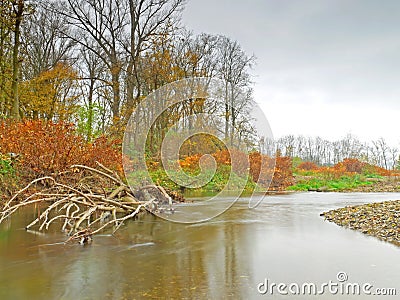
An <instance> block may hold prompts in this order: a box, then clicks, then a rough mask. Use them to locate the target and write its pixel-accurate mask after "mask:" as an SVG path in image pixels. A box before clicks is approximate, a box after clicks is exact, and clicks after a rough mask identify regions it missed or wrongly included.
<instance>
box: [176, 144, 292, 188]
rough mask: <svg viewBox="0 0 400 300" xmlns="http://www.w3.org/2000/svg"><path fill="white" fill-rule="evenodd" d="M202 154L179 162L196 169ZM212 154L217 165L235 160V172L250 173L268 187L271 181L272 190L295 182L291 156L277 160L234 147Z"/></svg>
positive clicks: (255, 180)
mask: <svg viewBox="0 0 400 300" xmlns="http://www.w3.org/2000/svg"><path fill="white" fill-rule="evenodd" d="M201 156H202V155H201V154H196V155H192V156H188V157H186V158H185V159H182V160H180V162H179V163H180V165H181V167H182V168H185V169H189V170H195V169H197V168H198V167H199V161H200V158H201ZM212 156H213V157H214V159H215V161H216V163H217V165H228V166H231V165H232V161H233V162H234V164H233V167H232V171H233V172H235V173H236V174H238V175H242V176H246V175H247V174H248V175H249V176H250V177H251V179H252V180H253V181H254V182H258V183H259V184H260V185H261V186H264V187H267V186H268V184H269V183H270V182H271V184H270V186H269V189H270V190H283V189H285V188H286V187H288V186H290V185H291V184H292V183H293V173H292V160H291V158H289V157H277V158H276V161H275V160H274V159H273V158H271V157H269V156H266V155H262V154H260V153H259V152H252V153H250V154H246V153H244V152H242V151H239V150H232V149H231V150H230V151H229V150H220V151H217V152H215V153H214V154H212ZM274 166H275V169H274ZM272 176H273V177H272ZM271 177H272V181H271Z"/></svg>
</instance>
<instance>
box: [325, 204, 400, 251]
mask: <svg viewBox="0 0 400 300" xmlns="http://www.w3.org/2000/svg"><path fill="white" fill-rule="evenodd" d="M321 216H323V217H325V220H328V221H330V222H334V223H335V224H337V225H340V226H343V227H346V228H350V229H354V230H358V231H361V232H363V233H365V234H368V235H371V236H374V237H377V238H379V239H381V240H383V241H386V242H389V243H393V244H395V245H397V246H399V247H400V200H396V201H385V202H380V203H370V204H364V205H357V206H346V207H344V208H339V209H335V210H330V211H328V212H324V213H322V214H321Z"/></svg>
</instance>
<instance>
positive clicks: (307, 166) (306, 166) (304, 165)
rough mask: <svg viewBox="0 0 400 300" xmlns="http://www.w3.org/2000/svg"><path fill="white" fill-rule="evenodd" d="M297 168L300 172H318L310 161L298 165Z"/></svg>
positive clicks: (315, 165)
mask: <svg viewBox="0 0 400 300" xmlns="http://www.w3.org/2000/svg"><path fill="white" fill-rule="evenodd" d="M297 168H298V169H300V170H305V171H312V170H318V166H317V164H316V163H313V162H311V161H305V162H302V163H301V164H299V165H298V167H297Z"/></svg>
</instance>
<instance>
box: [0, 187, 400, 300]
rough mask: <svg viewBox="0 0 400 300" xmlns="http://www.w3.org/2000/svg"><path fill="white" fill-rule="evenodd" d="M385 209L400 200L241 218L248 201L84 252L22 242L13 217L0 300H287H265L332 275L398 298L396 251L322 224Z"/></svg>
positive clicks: (314, 196)
mask: <svg viewBox="0 0 400 300" xmlns="http://www.w3.org/2000/svg"><path fill="white" fill-rule="evenodd" d="M391 199H400V194H398V193H376V194H362V193H349V194H346V193H296V194H288V195H275V196H268V197H267V198H266V199H265V200H264V201H263V203H262V204H261V205H260V206H259V207H258V208H257V209H248V207H247V205H248V199H246V198H241V199H240V200H239V201H238V202H237V203H236V204H235V205H234V206H233V207H232V208H230V209H229V210H228V211H227V212H226V213H224V214H223V215H221V216H219V217H217V218H215V219H212V220H211V221H208V222H205V223H199V224H192V225H187V224H176V223H172V222H168V221H165V220H162V219H159V218H156V217H154V216H150V215H146V216H144V217H142V218H141V219H139V220H137V221H135V222H129V223H128V224H127V226H125V227H124V228H121V229H120V230H119V231H118V232H117V234H116V236H110V235H106V234H105V235H100V236H95V238H94V241H93V243H92V244H91V245H89V246H80V245H75V244H73V245H64V244H62V243H61V244H57V242H60V241H64V240H65V239H66V237H65V236H63V235H62V234H61V233H58V232H54V231H52V232H50V233H49V234H47V235H36V234H34V233H31V232H26V231H25V230H24V229H23V228H24V226H25V225H26V224H28V223H29V222H30V218H32V215H31V212H30V210H28V211H25V212H20V213H19V214H17V215H14V216H13V218H12V219H11V220H10V221H9V222H7V223H5V224H2V225H0V299H281V298H282V299H283V298H286V299H287V298H288V297H289V296H287V295H286V296H282V295H280V294H279V293H278V292H277V291H276V290H275V291H273V294H272V295H271V294H270V291H271V286H270V285H271V283H276V284H278V283H285V284H286V285H287V286H289V285H290V284H292V283H297V284H298V285H299V286H301V284H302V283H305V282H308V283H311V282H312V283H315V284H316V286H317V287H318V286H320V285H321V284H323V283H325V282H329V281H330V280H331V281H336V282H338V280H337V278H336V277H337V274H338V272H346V274H347V276H348V279H347V281H346V282H351V283H359V284H360V285H361V284H364V283H370V284H371V285H373V287H374V288H372V290H370V291H374V289H375V288H396V289H397V297H398V295H399V294H400V248H398V247H396V246H393V245H391V244H388V243H385V242H382V241H379V240H378V239H375V238H373V237H368V236H366V235H364V234H362V233H359V232H355V231H352V230H349V229H345V228H341V227H339V226H336V225H335V224H332V223H329V222H327V221H324V219H323V218H322V217H320V216H319V214H320V213H321V212H323V211H327V210H330V209H334V208H338V207H343V206H346V205H356V204H362V203H366V202H375V201H383V200H391ZM226 201H229V199H227V200H226ZM199 209H207V206H204V208H201V206H200V208H199ZM53 230H54V229H53ZM266 280H268V285H269V288H270V289H269V290H268V291H267V293H266V294H264V295H263V294H260V293H259V292H258V285H259V284H260V283H262V282H264V283H265V281H266ZM346 282H345V283H346ZM265 286H266V285H265V284H264V285H261V286H260V289H262V288H265ZM264 291H265V290H264ZM286 291H287V290H286ZM289 294H291V292H289ZM292 294H293V293H292ZM365 297H367V296H365V295H364V296H357V297H356V296H354V299H364V298H365ZM290 298H292V297H290ZM293 298H294V299H320V298H328V299H352V298H353V296H349V295H344V296H341V295H338V294H336V295H332V293H328V292H325V293H324V294H323V295H319V296H310V295H308V296H301V295H297V296H294V297H293ZM375 298H379V297H377V296H369V297H368V299H375ZM382 299H396V296H386V297H382Z"/></svg>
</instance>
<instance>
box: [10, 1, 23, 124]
mask: <svg viewBox="0 0 400 300" xmlns="http://www.w3.org/2000/svg"><path fill="white" fill-rule="evenodd" d="M14 3H15V2H14ZM24 6H25V3H24V0H18V2H17V3H16V8H15V27H14V45H13V64H12V69H13V70H12V79H13V80H12V86H11V92H12V108H11V117H12V118H13V119H19V95H18V83H19V82H18V80H19V65H20V62H19V58H18V55H19V47H20V44H21V41H20V34H21V22H22V15H23V12H24Z"/></svg>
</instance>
